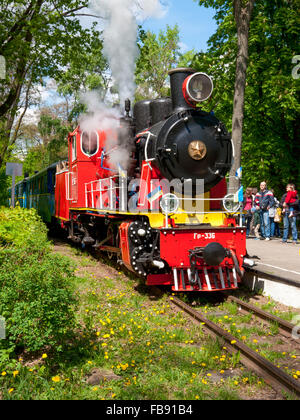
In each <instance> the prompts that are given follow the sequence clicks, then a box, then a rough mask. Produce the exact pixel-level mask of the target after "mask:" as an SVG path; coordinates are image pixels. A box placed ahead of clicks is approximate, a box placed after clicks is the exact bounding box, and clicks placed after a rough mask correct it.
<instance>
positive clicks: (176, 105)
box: [169, 68, 196, 112]
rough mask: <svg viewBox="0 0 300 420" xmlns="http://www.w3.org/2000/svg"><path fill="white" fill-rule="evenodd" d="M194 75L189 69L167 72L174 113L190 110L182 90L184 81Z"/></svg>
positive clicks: (193, 71)
mask: <svg viewBox="0 0 300 420" xmlns="http://www.w3.org/2000/svg"><path fill="white" fill-rule="evenodd" d="M194 73H196V71H195V70H193V69H189V68H178V69H172V70H170V71H169V76H170V82H171V96H172V103H173V109H174V111H176V112H178V111H183V110H184V109H190V108H192V106H190V105H188V103H187V102H186V100H185V98H184V96H183V90H182V88H183V83H184V81H185V79H186V78H187V77H189V76H191V75H192V74H194Z"/></svg>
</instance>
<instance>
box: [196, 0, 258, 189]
mask: <svg viewBox="0 0 300 420" xmlns="http://www.w3.org/2000/svg"><path fill="white" fill-rule="evenodd" d="M254 3H255V0H233V2H230V1H228V0H223V1H215V0H199V4H200V5H204V6H206V7H208V6H210V7H215V8H216V9H217V10H218V12H219V14H218V19H220V18H221V16H224V12H225V13H226V15H227V16H228V15H230V14H233V16H234V20H235V24H236V33H237V56H236V73H235V88H234V100H233V116H232V141H233V144H234V149H235V160H234V164H233V166H232V169H231V172H230V178H229V191H231V192H233V191H236V190H237V187H238V181H237V180H236V178H235V176H234V175H235V173H236V170H237V169H238V168H239V167H240V166H241V152H242V137H243V121H244V104H245V88H246V75H247V65H248V37H249V29H250V20H251V16H252V11H253V7H254Z"/></svg>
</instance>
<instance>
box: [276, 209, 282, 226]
mask: <svg viewBox="0 0 300 420" xmlns="http://www.w3.org/2000/svg"><path fill="white" fill-rule="evenodd" d="M281 221H282V210H281V208H280V207H278V208H277V209H276V212H275V216H274V222H276V223H281Z"/></svg>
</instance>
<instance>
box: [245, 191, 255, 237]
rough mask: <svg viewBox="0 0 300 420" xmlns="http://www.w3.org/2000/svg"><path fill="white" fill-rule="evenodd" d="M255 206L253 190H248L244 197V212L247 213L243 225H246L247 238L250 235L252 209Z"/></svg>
mask: <svg viewBox="0 0 300 420" xmlns="http://www.w3.org/2000/svg"><path fill="white" fill-rule="evenodd" d="M252 206H253V197H252V188H250V187H248V188H246V193H245V195H244V202H243V211H244V212H247V213H246V214H244V215H243V224H244V225H246V228H247V230H246V236H247V237H248V236H249V235H250V223H251V219H252V212H251V209H252Z"/></svg>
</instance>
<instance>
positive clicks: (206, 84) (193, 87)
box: [182, 73, 214, 105]
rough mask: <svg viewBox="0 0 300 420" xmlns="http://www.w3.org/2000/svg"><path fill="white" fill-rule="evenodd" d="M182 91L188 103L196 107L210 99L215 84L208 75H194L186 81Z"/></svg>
mask: <svg viewBox="0 0 300 420" xmlns="http://www.w3.org/2000/svg"><path fill="white" fill-rule="evenodd" d="M182 89H183V95H184V98H185V100H186V101H187V103H188V104H190V105H195V103H199V102H203V101H206V100H207V99H208V98H210V96H211V94H212V92H213V89H214V84H213V81H212V79H211V78H210V77H209V76H208V75H207V74H205V73H194V74H192V75H191V76H189V77H187V78H186V79H185V81H184V83H183V87H182Z"/></svg>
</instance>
